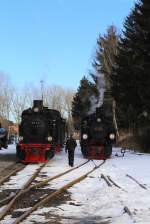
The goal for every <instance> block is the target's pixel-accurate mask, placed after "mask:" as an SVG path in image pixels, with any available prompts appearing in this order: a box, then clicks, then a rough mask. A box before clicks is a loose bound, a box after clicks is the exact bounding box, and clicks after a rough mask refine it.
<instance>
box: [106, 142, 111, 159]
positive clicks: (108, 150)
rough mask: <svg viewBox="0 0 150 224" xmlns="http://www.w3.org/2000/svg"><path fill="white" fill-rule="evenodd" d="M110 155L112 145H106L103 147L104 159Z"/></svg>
mask: <svg viewBox="0 0 150 224" xmlns="http://www.w3.org/2000/svg"><path fill="white" fill-rule="evenodd" d="M111 154H112V145H106V146H105V152H104V157H105V158H106V159H107V158H109V157H110V156H111Z"/></svg>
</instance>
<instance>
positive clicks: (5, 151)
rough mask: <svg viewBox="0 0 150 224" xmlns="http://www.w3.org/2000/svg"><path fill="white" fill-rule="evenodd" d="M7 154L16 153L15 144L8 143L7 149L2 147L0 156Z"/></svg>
mask: <svg viewBox="0 0 150 224" xmlns="http://www.w3.org/2000/svg"><path fill="white" fill-rule="evenodd" d="M8 154H16V145H15V144H11V145H8V148H7V149H4V148H2V149H1V150H0V156H1V155H8Z"/></svg>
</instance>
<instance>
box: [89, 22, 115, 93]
mask: <svg viewBox="0 0 150 224" xmlns="http://www.w3.org/2000/svg"><path fill="white" fill-rule="evenodd" d="M118 40H119V35H118V33H117V28H116V27H115V26H113V25H112V26H109V27H108V28H107V33H106V34H104V36H101V35H99V38H98V40H97V51H96V55H95V60H94V63H93V67H94V69H95V76H96V77H97V79H98V77H99V76H100V75H101V74H103V75H104V79H105V83H106V89H107V90H109V91H110V90H111V75H112V68H113V66H114V63H115V56H116V55H117V46H118ZM93 78H94V79H95V81H97V79H96V78H95V77H94V76H93Z"/></svg>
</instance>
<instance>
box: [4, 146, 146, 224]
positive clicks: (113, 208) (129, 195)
mask: <svg viewBox="0 0 150 224" xmlns="http://www.w3.org/2000/svg"><path fill="white" fill-rule="evenodd" d="M116 151H118V156H115V154H116ZM85 161H86V160H85V159H83V158H82V155H81V153H80V148H79V147H78V148H77V149H76V153H75V164H74V165H75V166H77V165H79V164H81V163H83V162H85ZM100 163H101V162H100V161H95V160H94V161H90V162H89V163H87V164H85V165H84V166H82V167H81V168H79V169H78V170H74V171H72V172H71V173H68V174H66V175H65V176H64V177H60V178H59V179H57V180H53V181H51V182H49V185H48V186H47V187H46V188H48V187H49V188H53V189H58V188H59V187H61V186H63V185H65V184H66V183H67V182H68V181H71V180H73V179H74V178H77V177H78V176H81V175H83V174H84V173H85V172H88V171H89V170H90V169H92V168H93V167H94V166H95V164H96V165H98V164H100ZM31 166H32V165H31ZM27 167H28V166H27ZM68 169H70V167H69V166H68V159H67V155H66V153H65V152H64V151H63V152H61V153H60V154H59V155H56V156H55V157H54V158H53V159H52V160H51V161H49V163H48V164H47V166H46V167H45V168H44V169H43V170H42V175H41V176H40V177H39V178H38V179H39V180H41V179H43V176H44V178H46V177H47V176H51V177H52V176H55V175H56V174H59V173H61V172H64V171H66V170H68ZM24 172H25V173H26V172H27V170H24ZM25 173H24V175H25ZM102 173H103V174H104V175H105V176H107V175H109V176H111V178H112V179H113V180H114V181H115V182H116V183H117V184H118V185H119V186H120V187H122V189H118V188H116V187H115V186H112V187H109V186H107V184H106V182H105V181H104V180H103V179H102V178H101V174H102ZM126 174H128V175H131V176H133V177H134V178H135V179H137V180H138V181H139V182H140V183H141V184H144V186H146V187H147V190H145V189H143V188H141V187H140V186H139V185H138V184H137V183H135V182H134V181H133V180H131V179H130V178H129V177H127V176H126ZM22 175H23V174H22ZM14 187H18V186H16V185H15V183H14ZM68 191H69V193H70V194H71V199H70V201H67V202H66V203H62V204H61V205H59V206H55V207H53V206H52V207H50V208H45V207H42V208H39V209H38V210H37V211H35V212H34V213H33V214H32V215H31V216H30V217H29V218H28V219H27V220H25V221H24V222H23V224H33V223H34V222H36V223H39V220H40V223H52V221H54V220H59V221H60V223H62V224H78V223H81V224H83V223H84V224H96V223H99V224H108V223H112V224H132V223H138V224H149V223H150V156H149V155H144V154H141V155H138V154H134V153H132V152H130V151H128V152H126V153H125V156H124V157H122V155H121V153H120V150H119V149H114V152H113V155H112V158H111V159H109V160H107V161H106V163H105V164H104V165H103V166H102V167H100V168H99V169H97V170H96V171H94V172H93V173H92V174H90V175H89V176H88V178H86V179H85V180H83V181H81V182H80V183H78V184H76V185H74V186H73V187H71V188H70V189H69V190H68ZM60 198H61V196H60ZM52 205H53V204H52ZM125 206H127V207H128V208H129V209H130V211H131V212H132V216H131V217H130V216H129V215H128V214H127V213H125V212H124V207H125ZM45 214H47V215H45ZM58 217H59V219H58ZM12 220H14V219H11V218H10V216H7V217H6V219H5V221H4V222H2V224H6V223H9V224H11V223H12Z"/></svg>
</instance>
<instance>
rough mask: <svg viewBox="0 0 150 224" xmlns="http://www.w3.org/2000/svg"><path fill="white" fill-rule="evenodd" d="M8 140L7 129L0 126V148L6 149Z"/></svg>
mask: <svg viewBox="0 0 150 224" xmlns="http://www.w3.org/2000/svg"><path fill="white" fill-rule="evenodd" d="M7 144H8V140H7V130H6V129H5V128H0V150H1V148H5V149H7V147H8V145H7Z"/></svg>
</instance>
